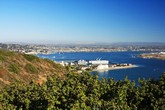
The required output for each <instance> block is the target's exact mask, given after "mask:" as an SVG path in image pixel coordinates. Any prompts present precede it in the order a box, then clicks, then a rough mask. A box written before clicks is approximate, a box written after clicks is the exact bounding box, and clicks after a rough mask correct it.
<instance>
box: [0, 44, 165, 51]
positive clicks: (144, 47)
mask: <svg viewBox="0 0 165 110" xmlns="http://www.w3.org/2000/svg"><path fill="white" fill-rule="evenodd" d="M0 48H1V49H7V50H10V51H15V52H20V53H25V54H51V53H56V52H59V53H63V52H119V51H151V52H152V51H158V52H159V51H165V44H163V43H162V44H156V43H149V44H148V43H146V44H145V43H144V44H142V43H139V44H138V43H135V44H133V43H116V44H88V45H87V44H86V45H85V44H63V45H62V44H61V45H60V44H59V45H48V44H47V45H46V44H45V45H39V44H14V43H13V44H12V43H10V44H9V43H0Z"/></svg>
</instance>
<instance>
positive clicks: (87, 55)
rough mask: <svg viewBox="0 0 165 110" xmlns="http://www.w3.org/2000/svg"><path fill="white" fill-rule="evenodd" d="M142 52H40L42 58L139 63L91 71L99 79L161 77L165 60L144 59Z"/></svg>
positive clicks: (164, 67)
mask: <svg viewBox="0 0 165 110" xmlns="http://www.w3.org/2000/svg"><path fill="white" fill-rule="evenodd" d="M141 53H142V52H132V51H127V52H69V53H54V54H48V55H43V54H38V55H37V56H39V57H41V58H48V59H51V60H54V61H57V62H59V61H76V60H82V59H83V60H95V59H97V58H101V59H102V60H109V61H110V62H111V63H131V64H135V65H138V66H139V67H136V68H128V69H118V70H109V71H97V72H91V74H96V73H98V76H99V79H101V78H113V79H115V80H124V78H125V77H126V76H127V77H128V79H130V80H134V81H135V82H137V81H138V79H139V78H141V79H142V78H145V79H149V78H154V79H159V77H160V76H161V74H162V73H163V72H165V60H158V59H143V58H139V57H138V55H139V54H141Z"/></svg>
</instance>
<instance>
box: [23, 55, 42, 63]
mask: <svg viewBox="0 0 165 110" xmlns="http://www.w3.org/2000/svg"><path fill="white" fill-rule="evenodd" d="M23 56H24V58H25V59H26V60H28V61H30V62H32V61H39V58H38V57H37V56H35V55H27V54H24V55H23Z"/></svg>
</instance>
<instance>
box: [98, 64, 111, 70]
mask: <svg viewBox="0 0 165 110" xmlns="http://www.w3.org/2000/svg"><path fill="white" fill-rule="evenodd" d="M108 68H109V67H108V65H102V64H101V65H98V66H97V68H96V69H97V70H105V69H108Z"/></svg>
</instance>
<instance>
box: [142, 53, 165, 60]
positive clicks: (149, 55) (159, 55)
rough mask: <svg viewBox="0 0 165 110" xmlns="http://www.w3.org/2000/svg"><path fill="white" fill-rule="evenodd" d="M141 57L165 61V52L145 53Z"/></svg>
mask: <svg viewBox="0 0 165 110" xmlns="http://www.w3.org/2000/svg"><path fill="white" fill-rule="evenodd" d="M139 57H141V58H147V59H150V58H154V59H160V60H165V52H157V53H143V54H140V55H139Z"/></svg>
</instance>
